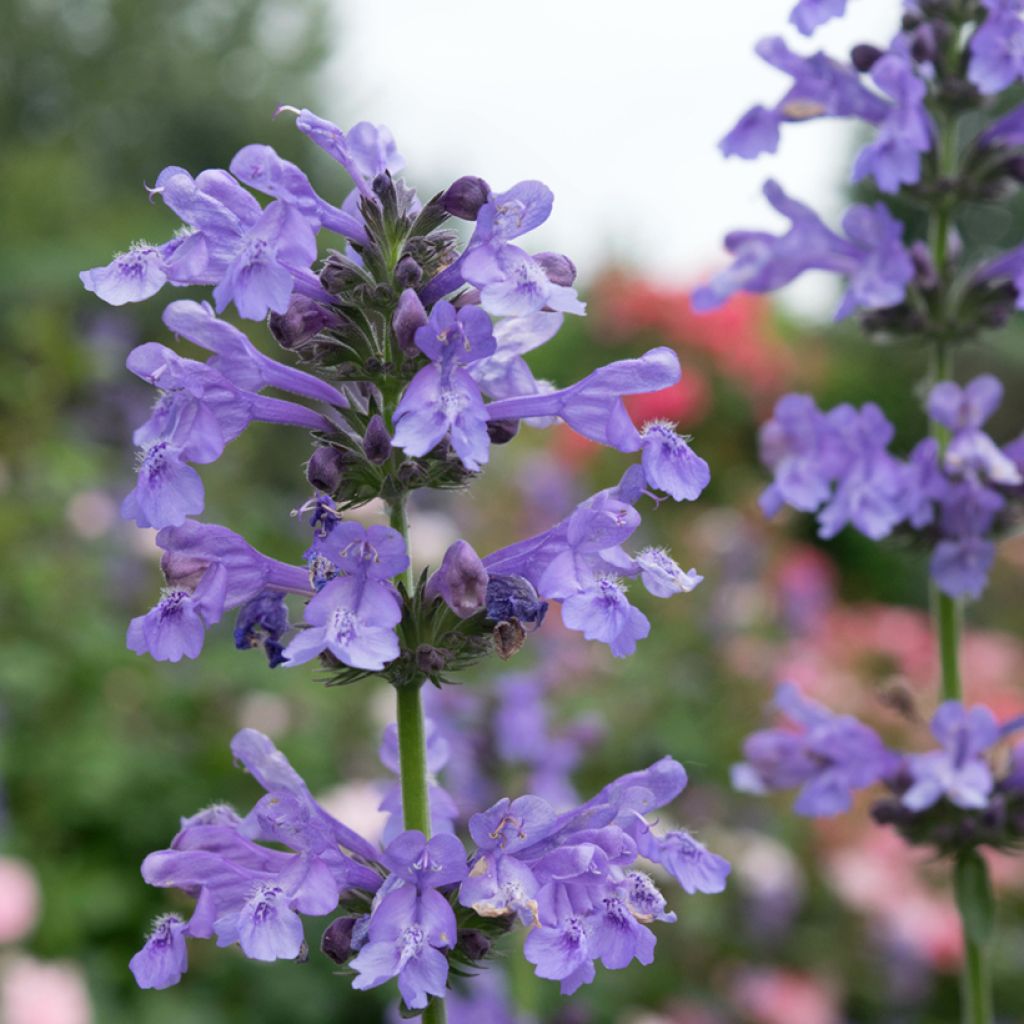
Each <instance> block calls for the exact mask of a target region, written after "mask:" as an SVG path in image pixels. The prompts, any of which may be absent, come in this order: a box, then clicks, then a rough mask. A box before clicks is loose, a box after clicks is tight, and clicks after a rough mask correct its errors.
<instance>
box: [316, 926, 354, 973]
mask: <svg viewBox="0 0 1024 1024" xmlns="http://www.w3.org/2000/svg"><path fill="white" fill-rule="evenodd" d="M358 923H359V918H357V917H336V918H335V919H334V920H333V921H332V922H331V923H330V924H329V925H328V926H327V928H326V930H325V931H324V934H323V938H322V939H321V940H320V951H321V952H322V953H323V954H324V956H326V957H328V958H329V959H331V960H333V961H334V962H335V963H336V964H344V963H347V962H348V960H349V959H350V958H351V956H352V954H353V953H354V952H355V948H354V947H353V943H352V932H353V931H354V930H355V926H356V925H357V924H358Z"/></svg>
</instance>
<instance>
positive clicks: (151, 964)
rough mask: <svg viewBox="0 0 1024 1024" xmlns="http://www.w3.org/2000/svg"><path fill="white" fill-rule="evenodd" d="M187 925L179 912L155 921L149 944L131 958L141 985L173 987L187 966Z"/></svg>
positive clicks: (158, 987)
mask: <svg viewBox="0 0 1024 1024" xmlns="http://www.w3.org/2000/svg"><path fill="white" fill-rule="evenodd" d="M187 935H188V925H187V924H186V923H185V922H184V921H183V920H182V919H181V918H180V917H179V916H178V915H177V914H162V915H161V916H160V917H158V918H157V919H156V920H155V921H154V922H153V927H152V929H151V930H150V933H149V937H148V938H147V939H146V944H145V945H144V946H143V947H142V949H140V950H139V951H138V953H136V954H135V955H134V956H133V957H132V958H131V960H130V961H129V962H128V968H129V970H130V971H131V972H132V974H133V975H134V976H135V983H136V984H137V985H138V986H139V988H155V989H162V988H170V987H171V986H172V985H177V984H178V982H179V981H181V978H182V975H183V974H184V973H185V972H186V971H187V970H188V949H187V947H186V944H185V937H186V936H187Z"/></svg>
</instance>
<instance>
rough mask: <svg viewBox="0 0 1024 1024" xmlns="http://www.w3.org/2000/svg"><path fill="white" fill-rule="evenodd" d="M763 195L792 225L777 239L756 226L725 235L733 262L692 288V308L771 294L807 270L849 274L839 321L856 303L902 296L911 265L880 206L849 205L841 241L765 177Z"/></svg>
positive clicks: (899, 233) (875, 303)
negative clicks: (733, 297) (732, 297)
mask: <svg viewBox="0 0 1024 1024" xmlns="http://www.w3.org/2000/svg"><path fill="white" fill-rule="evenodd" d="M764 193H765V196H766V197H767V199H768V201H769V202H770V203H771V204H772V206H774V207H775V209H776V210H778V211H779V212H780V213H782V214H784V215H785V216H786V217H788V218H789V220H790V221H791V223H792V227H791V228H790V230H789V231H788V232H787V233H786V234H784V235H781V236H778V237H776V236H774V235H770V234H767V233H766V232H757V231H734V232H732V233H731V234H729V235H727V236H726V239H725V246H726V248H727V249H728V250H729V252H730V253H732V254H733V256H734V257H735V260H734V262H733V265H732V266H731V267H730V268H729V269H728V270H726V271H723V272H722V273H721V274H719V275H718V276H717V277H715V278H713V279H712V281H711V282H709V283H708V284H707V285H704V286H703V287H701V288H698V289H697V291H696V292H694V295H693V305H694V308H695V309H696V310H698V311H705V310H709V309H717V308H718V307H719V306H720V305H721V304H722V303H723V302H725V300H726V299H727V298H728V297H729V296H730V295H732V294H734V293H735V292H738V291H747V292H754V293H763V292H770V291H775V290H776V289H777V288H781V287H782V286H783V285H785V284H789V282H790V281H792V280H794V279H795V278H797V277H799V276H800V275H801V274H802V273H803V272H804V271H805V270H811V269H817V270H830V271H833V272H836V273H840V274H843V275H845V276H846V277H847V278H848V286H847V290H846V293H845V294H844V296H843V300H842V302H841V303H840V306H839V310H838V311H837V313H836V318H837V319H840V318H842V317H845V316H848V315H849V314H850V313H852V312H853V310H854V309H857V308H863V309H886V308H888V307H890V306H895V305H897V304H899V303H900V302H901V301H902V300H903V297H904V295H905V293H906V286H907V285H908V284H909V283H910V281H911V280H912V279H913V277H914V266H913V262H912V261H911V258H910V255H909V253H908V252H907V250H906V248H905V247H904V246H903V243H902V237H903V225H902V223H901V222H900V221H898V220H896V218H895V217H893V216H892V214H890V213H889V211H888V210H887V209H886V208H885V206H884V205H882V204H881V203H876V204H875V205H874V206H854V207H851V208H850V210H849V211H847V214H846V216H845V218H844V220H843V227H844V229H845V231H846V233H847V235H848V236H849V237H848V238H842V237H840V236H839V235H837V234H835V233H834V232H832V231H830V230H829V229H828V228H827V227H825V225H824V224H823V223H822V222H821V220H820V219H819V218H818V216H817V214H815V213H814V212H813V211H811V210H810V209H809V208H808V207H806V206H804V205H803V204H802V203H798V202H796V201H795V200H793V199H790V198H789V197H788V196H787V195H786V194H785V193H784V192H783V191H782V189H781V188H780V187H779V186H778V185H777V184H776V183H775V182H773V181H769V182H767V183H766V184H765V186H764Z"/></svg>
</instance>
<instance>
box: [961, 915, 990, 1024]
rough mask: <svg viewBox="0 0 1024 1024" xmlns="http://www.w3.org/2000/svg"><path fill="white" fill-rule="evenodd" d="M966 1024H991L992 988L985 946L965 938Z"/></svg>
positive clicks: (964, 984)
mask: <svg viewBox="0 0 1024 1024" xmlns="http://www.w3.org/2000/svg"><path fill="white" fill-rule="evenodd" d="M961 986H962V991H961V999H962V1002H963V1018H964V1024H991V1021H992V986H991V982H990V981H989V976H988V967H987V964H986V956H985V946H984V945H982V943H980V942H975V941H974V940H973V939H969V938H968V937H967V936H966V935H965V936H964V970H963V976H962V978H961Z"/></svg>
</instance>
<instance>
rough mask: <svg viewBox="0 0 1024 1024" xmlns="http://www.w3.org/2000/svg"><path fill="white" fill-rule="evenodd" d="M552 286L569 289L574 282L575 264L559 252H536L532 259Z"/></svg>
mask: <svg viewBox="0 0 1024 1024" xmlns="http://www.w3.org/2000/svg"><path fill="white" fill-rule="evenodd" d="M533 258H534V259H535V260H536V261H537V262H538V263H539V264H540V265H541V269H542V270H543V271H544V273H545V274H546V275H547V279H548V280H549V281H550V282H551V283H552V284H561V285H565V286H566V287H569V285H571V284H572V283H573V281H575V280H576V264H575V263H573V261H572V260H571V259H569V257H568V256H563V255H562V254H561V253H560V252H538V253H536V254H535V255H534V257H533Z"/></svg>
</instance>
